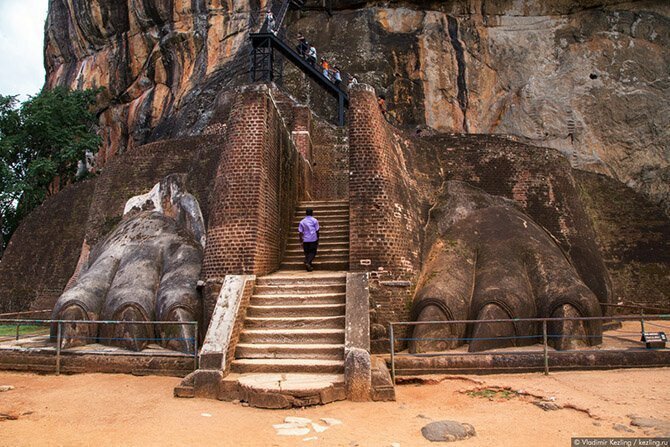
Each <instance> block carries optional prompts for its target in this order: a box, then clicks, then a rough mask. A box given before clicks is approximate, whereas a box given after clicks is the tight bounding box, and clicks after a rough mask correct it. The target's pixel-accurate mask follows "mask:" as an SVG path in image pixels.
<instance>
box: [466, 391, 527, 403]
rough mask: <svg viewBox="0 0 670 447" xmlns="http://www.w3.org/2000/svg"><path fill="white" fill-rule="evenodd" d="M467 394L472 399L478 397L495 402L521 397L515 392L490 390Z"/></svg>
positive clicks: (468, 392)
mask: <svg viewBox="0 0 670 447" xmlns="http://www.w3.org/2000/svg"><path fill="white" fill-rule="evenodd" d="M465 394H467V395H468V396H470V397H478V398H480V399H489V400H495V399H506V400H509V399H512V398H514V397H518V396H519V393H517V392H516V391H513V390H497V389H490V388H486V389H483V390H471V391H466V392H465Z"/></svg>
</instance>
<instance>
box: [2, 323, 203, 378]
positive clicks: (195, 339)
mask: <svg viewBox="0 0 670 447" xmlns="http://www.w3.org/2000/svg"><path fill="white" fill-rule="evenodd" d="M53 324H56V325H57V328H56V375H59V374H60V370H61V345H62V342H63V330H62V327H63V324H98V325H99V324H125V325H127V324H139V325H151V326H166V325H171V326H174V325H187V326H194V333H195V336H194V337H193V339H192V340H193V369H194V370H196V369H198V364H199V359H198V349H199V348H198V322H197V321H122V320H53V319H45V320H34V319H26V318H20V319H16V318H12V319H10V318H0V325H8V326H9V325H12V326H13V325H16V340H19V337H20V334H19V333H20V327H21V326H28V325H32V326H41V325H44V326H46V325H53ZM155 340H160V338H158V337H157V338H156V339H155ZM188 340H191V339H190V338H189V339H188ZM128 355H135V356H143V355H146V354H140V353H136V352H133V351H128Z"/></svg>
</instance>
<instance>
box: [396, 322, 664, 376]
mask: <svg viewBox="0 0 670 447" xmlns="http://www.w3.org/2000/svg"><path fill="white" fill-rule="evenodd" d="M659 320H660V321H670V314H660V315H625V316H607V317H575V318H516V319H495V320H452V321H414V322H392V323H389V342H390V354H391V356H390V357H391V358H390V360H391V377H392V379H393V383H395V378H396V359H397V358H398V357H417V358H418V357H460V356H464V355H465V356H482V355H484V356H488V355H491V354H496V355H503V356H504V355H538V352H539V351H538V350H534V351H533V350H525V351H523V350H514V351H512V352H510V351H504V350H499V349H493V350H486V351H480V352H464V351H463V350H460V351H457V350H448V351H440V352H426V353H410V352H403V351H396V344H400V345H404V344H405V343H406V342H409V341H431V342H433V341H446V342H458V343H459V344H463V345H465V344H467V343H469V342H471V341H474V340H487V341H491V340H520V339H536V340H541V347H542V355H543V358H544V373H545V374H549V347H550V346H549V344H550V340H557V339H561V338H575V339H585V338H588V337H595V338H602V340H603V342H605V341H606V340H607V339H617V340H619V341H622V340H623V341H625V342H637V343H639V344H640V347H644V346H645V342H644V337H643V336H644V334H650V333H651V332H652V331H649V332H647V329H651V330H655V331H657V332H656V333H658V332H661V331H660V330H661V329H665V330H669V329H670V326H668V325H659V324H657V323H654V322H653V321H657V322H658V321H659ZM565 321H584V322H588V321H602V322H606V323H610V322H614V323H616V322H618V323H622V322H626V321H639V322H640V331H631V330H623V329H609V330H607V331H605V330H603V333H602V336H600V335H593V336H589V335H585V334H579V335H569V334H553V333H549V332H548V330H547V329H548V325H549V323H552V322H558V323H560V322H565ZM522 322H526V323H536V325H537V326H538V328H540V327H541V333H537V334H530V335H521V336H499V337H487V338H475V337H447V338H414V337H409V336H400V337H396V335H395V334H396V332H397V331H396V328H400V327H405V328H407V329H411V328H413V327H416V326H421V325H434V326H435V325H445V326H449V325H463V324H465V325H471V324H501V323H512V324H514V323H522ZM406 332H408V333H410V331H409V330H407V331H406ZM606 332H607V333H606ZM634 336H637V337H639V338H634ZM536 346H537V345H536ZM527 347H530V346H527ZM605 350H606V351H607V352H616V351H621V352H624V350H622V349H606V348H604V349H599V350H596V349H592V348H591V349H589V348H584V349H574V350H562V351H560V352H579V353H583V354H589V353H594V352H603V351H605Z"/></svg>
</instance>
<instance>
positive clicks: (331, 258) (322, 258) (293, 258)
mask: <svg viewBox="0 0 670 447" xmlns="http://www.w3.org/2000/svg"><path fill="white" fill-rule="evenodd" d="M283 262H305V255H304V254H302V253H295V254H290V255H286V256H284V261H283ZM314 262H315V263H317V262H322V263H323V262H349V255H348V254H337V255H329V254H323V253H320V252H317V254H316V258H315V261H314Z"/></svg>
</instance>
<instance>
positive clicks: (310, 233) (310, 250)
mask: <svg viewBox="0 0 670 447" xmlns="http://www.w3.org/2000/svg"><path fill="white" fill-rule="evenodd" d="M305 214H306V216H305V218H304V219H302V220H301V221H300V224H299V225H298V234H299V235H300V242H301V243H302V251H303V252H304V253H305V268H306V269H307V271H308V272H311V271H312V270H314V266H313V265H312V262H314V258H315V257H316V250H317V248H318V247H319V230H320V228H319V221H318V220H316V219H315V218H314V216H313V214H314V211H313V210H312V209H311V208H307V210H305Z"/></svg>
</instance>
